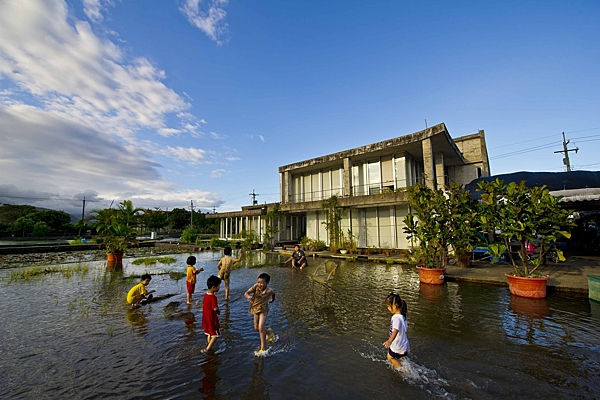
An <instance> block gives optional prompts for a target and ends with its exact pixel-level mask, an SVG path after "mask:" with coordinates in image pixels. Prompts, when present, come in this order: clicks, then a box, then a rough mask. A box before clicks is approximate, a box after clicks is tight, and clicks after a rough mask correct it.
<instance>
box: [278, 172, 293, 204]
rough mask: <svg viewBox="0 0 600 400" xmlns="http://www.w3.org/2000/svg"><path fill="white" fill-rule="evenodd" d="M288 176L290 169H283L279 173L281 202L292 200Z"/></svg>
mask: <svg viewBox="0 0 600 400" xmlns="http://www.w3.org/2000/svg"><path fill="white" fill-rule="evenodd" d="M290 178H291V176H290V171H284V172H283V173H280V174H279V179H280V186H281V188H280V192H281V203H283V204H285V203H291V202H292V200H291V199H292V185H291V182H290Z"/></svg>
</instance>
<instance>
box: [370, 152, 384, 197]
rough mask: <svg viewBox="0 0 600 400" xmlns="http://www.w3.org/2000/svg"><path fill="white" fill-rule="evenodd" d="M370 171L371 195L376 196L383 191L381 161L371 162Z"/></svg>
mask: <svg viewBox="0 0 600 400" xmlns="http://www.w3.org/2000/svg"><path fill="white" fill-rule="evenodd" d="M368 170H369V194H376V193H379V192H380V191H381V169H380V165H379V160H378V159H377V160H371V161H369V164H368Z"/></svg>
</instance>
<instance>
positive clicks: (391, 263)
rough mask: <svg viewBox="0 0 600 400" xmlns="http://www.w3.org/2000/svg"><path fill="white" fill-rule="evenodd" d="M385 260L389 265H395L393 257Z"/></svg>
mask: <svg viewBox="0 0 600 400" xmlns="http://www.w3.org/2000/svg"><path fill="white" fill-rule="evenodd" d="M385 262H386V264H387V265H394V260H392V259H387V260H386V261H385Z"/></svg>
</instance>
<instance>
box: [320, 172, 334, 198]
mask: <svg viewBox="0 0 600 400" xmlns="http://www.w3.org/2000/svg"><path fill="white" fill-rule="evenodd" d="M331 174H332V171H330V170H325V171H323V172H322V176H321V183H322V184H323V198H324V199H328V198H330V197H331Z"/></svg>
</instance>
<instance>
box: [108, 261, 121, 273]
mask: <svg viewBox="0 0 600 400" xmlns="http://www.w3.org/2000/svg"><path fill="white" fill-rule="evenodd" d="M106 270H107V271H123V261H122V260H118V261H107V262H106Z"/></svg>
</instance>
